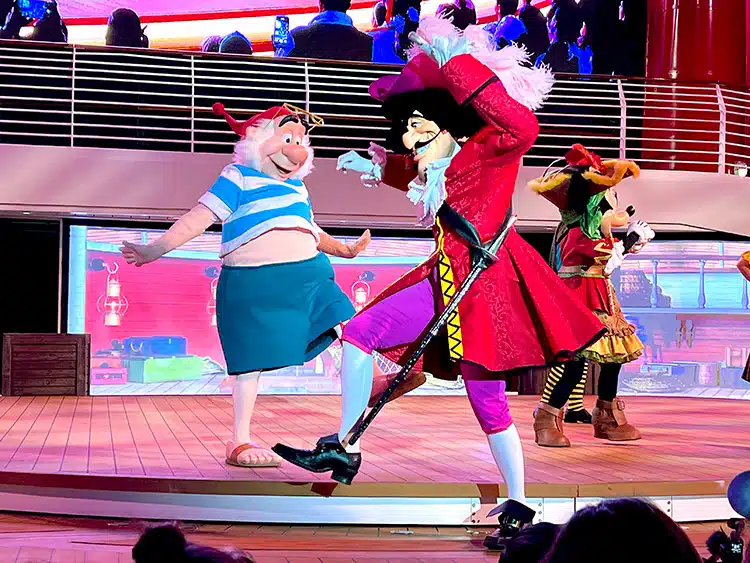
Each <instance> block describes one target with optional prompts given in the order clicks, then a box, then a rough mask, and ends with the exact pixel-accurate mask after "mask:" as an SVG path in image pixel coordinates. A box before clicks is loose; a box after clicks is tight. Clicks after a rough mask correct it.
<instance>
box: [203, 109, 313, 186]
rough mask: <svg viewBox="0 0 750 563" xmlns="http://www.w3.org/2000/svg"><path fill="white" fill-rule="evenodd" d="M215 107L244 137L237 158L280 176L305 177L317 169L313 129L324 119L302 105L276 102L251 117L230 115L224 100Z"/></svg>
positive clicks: (278, 177)
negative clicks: (296, 105) (306, 110)
mask: <svg viewBox="0 0 750 563" xmlns="http://www.w3.org/2000/svg"><path fill="white" fill-rule="evenodd" d="M213 111H214V113H215V114H216V115H221V116H223V117H224V119H226V121H227V123H228V124H229V126H230V127H231V128H232V130H233V131H234V132H235V133H237V135H239V136H240V137H241V138H240V141H239V142H238V143H237V145H236V146H235V149H234V161H235V163H237V164H241V165H244V166H248V167H249V168H253V169H255V170H258V171H259V172H263V173H264V174H266V175H267V176H270V177H272V178H276V179H278V180H289V179H292V178H294V179H302V178H304V177H305V176H307V175H308V174H309V173H310V172H312V169H313V149H312V147H311V146H310V137H309V132H310V131H311V130H312V128H313V127H315V126H317V125H322V123H323V121H322V120H321V119H320V118H318V117H317V116H314V115H312V114H309V113H307V112H305V111H303V110H301V109H299V108H295V107H294V106H290V105H287V104H284V105H283V106H274V107H272V108H269V109H267V110H265V111H264V112H261V113H259V114H257V115H255V116H254V117H252V118H251V119H248V120H247V121H244V122H240V121H237V120H236V119H234V118H233V117H232V116H230V115H229V114H228V113H227V111H226V110H225V109H224V106H223V105H222V104H218V103H217V104H214V106H213Z"/></svg>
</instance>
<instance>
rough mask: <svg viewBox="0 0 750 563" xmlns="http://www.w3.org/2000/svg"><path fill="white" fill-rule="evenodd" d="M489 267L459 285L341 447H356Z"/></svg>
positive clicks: (498, 240) (479, 267) (502, 235)
mask: <svg viewBox="0 0 750 563" xmlns="http://www.w3.org/2000/svg"><path fill="white" fill-rule="evenodd" d="M515 222H516V217H515V216H511V217H509V218H508V221H507V222H506V223H505V224H504V225H503V227H502V228H501V229H500V231H499V232H498V233H497V234H496V235H495V237H494V238H493V239H492V240H491V241H490V243H489V245H488V246H487V250H488V251H489V253H490V254H491V255H492V256H495V257H496V255H497V252H498V251H499V250H500V247H501V246H502V245H503V243H504V242H505V239H506V238H508V234H509V233H510V230H511V228H512V227H513V225H514V224H515ZM491 265H492V263H486V262H484V261H482V262H480V263H478V264H476V265H475V266H474V267H473V268H472V269H471V271H470V272H469V275H468V276H466V279H465V280H464V282H463V283H462V284H461V287H460V288H459V290H458V292H457V293H456V294H455V295H454V296H453V298H452V299H451V300H450V301H449V302H448V305H447V306H446V307H445V309H443V312H442V313H441V314H440V315H439V316H438V318H437V320H435V322H434V323H433V325H432V327H431V328H430V330H429V331H428V332H427V334H426V335H425V336H424V337H423V338H422V340H421V342H420V343H419V346H418V347H417V349H416V350H415V351H414V353H413V354H412V355H411V357H410V358H409V359H408V360H407V362H406V364H404V366H403V367H402V368H401V371H399V373H398V375H397V376H396V377H395V378H394V379H393V381H391V383H390V385H389V386H388V388H387V389H386V390H385V391H383V393H382V394H381V395H380V397H379V398H378V400H377V402H376V403H375V405H373V407H372V409H370V412H369V413H367V416H365V417H364V418H363V419H361V420H360V421H359V422H358V423H357V424H356V425H355V427H354V428H353V429H352V430H351V431H350V432H349V433H348V434H347V436H346V438H345V439H344V445H351V444H355V443H356V442H357V440H359V439H360V438H361V437H362V434H364V432H365V430H366V429H367V427H368V426H369V425H370V423H372V421H373V420H374V419H375V417H376V416H377V415H378V413H379V412H380V411H381V409H382V408H383V407H384V406H385V404H386V403H387V402H388V399H390V397H391V395H393V393H394V392H395V391H396V389H397V388H398V387H399V385H401V384H402V383H403V382H404V381H405V380H406V378H407V376H408V375H409V372H411V370H412V368H413V367H414V366H415V365H416V363H417V360H419V358H420V357H421V356H422V354H423V353H424V351H425V350H426V349H427V346H428V344H429V343H430V342H432V340H433V339H434V338H435V337H436V336H437V335H438V333H439V332H440V330H441V329H442V328H443V327H444V326H445V325H446V324H447V323H448V319H449V318H450V317H451V315H453V313H454V312H455V311H456V309H457V308H458V304H459V303H460V302H461V300H462V299H463V298H464V297H465V296H466V294H467V293H468V292H469V289H470V288H471V286H472V284H473V283H474V282H475V281H476V279H477V278H478V277H479V275H480V274H481V273H482V272H483V271H484V270H486V269H487V268H489V267H490V266H491Z"/></svg>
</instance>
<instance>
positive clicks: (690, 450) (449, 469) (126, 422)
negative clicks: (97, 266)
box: [0, 396, 750, 496]
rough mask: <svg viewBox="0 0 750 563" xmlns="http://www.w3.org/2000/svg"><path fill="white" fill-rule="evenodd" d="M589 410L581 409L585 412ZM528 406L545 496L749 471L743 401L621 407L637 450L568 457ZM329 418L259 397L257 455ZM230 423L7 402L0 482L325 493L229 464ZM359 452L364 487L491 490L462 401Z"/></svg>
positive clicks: (382, 432) (227, 405) (405, 415)
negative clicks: (52, 478)
mask: <svg viewBox="0 0 750 563" xmlns="http://www.w3.org/2000/svg"><path fill="white" fill-rule="evenodd" d="M592 401H593V399H592V398H587V400H586V403H587V405H590V404H591V403H592ZM535 402H536V401H535V399H534V398H532V397H511V399H510V403H511V409H512V411H513V415H514V418H515V420H516V424H517V426H518V429H519V433H520V435H521V439H522V441H523V443H524V449H525V454H526V463H527V482H528V483H529V485H530V486H534V485H539V486H543V485H546V486H550V487H552V488H551V489H550V492H549V493H548V494H547V496H597V494H598V495H599V496H612V495H609V494H607V491H608V490H611V488H612V487H613V486H620V491H619V494H623V490H622V486H626V487H627V486H628V484H631V483H638V484H640V485H639V486H640V489H639V490H634V494H654V495H656V494H658V491H656V489H654V492H653V493H648V491H649V490H650V489H648V486H649V485H648V484H654V485H656V484H665V483H669V484H671V486H672V489H674V490H679V491H684V492H682V493H680V492H674V490H673V491H672V492H670V493H664V494H692V493H696V494H697V493H698V492H701V493H702V494H721V491H722V490H723V489H725V487H726V485H727V484H728V482H729V481H730V480H731V479H732V478H733V477H734V476H735V475H737V474H738V473H740V472H741V471H744V470H747V468H748V460H749V459H750V441H748V436H750V414H748V412H747V405H746V403H745V402H744V401H732V400H716V399H693V398H658V397H632V398H628V399H627V413H628V417H629V419H630V420H631V422H633V423H635V424H636V425H637V426H638V427H639V428H640V429H641V430H642V432H643V439H642V440H640V441H638V442H631V443H624V444H613V443H606V442H602V441H599V440H595V439H594V438H593V437H592V435H591V427H590V426H583V425H577V426H567V427H566V429H567V434H568V436H569V437H570V439H571V441H572V442H573V447H572V448H569V449H546V448H539V447H538V446H536V445H535V444H534V441H533V430H532V419H531V413H532V410H533V408H534V405H535ZM338 412H339V397H331V396H261V397H260V398H259V399H258V405H257V409H256V413H255V415H254V419H253V430H254V432H253V435H254V438H255V439H256V440H257V441H258V442H259V443H261V444H264V445H266V446H272V445H274V444H275V443H277V442H284V443H287V444H290V445H292V446H296V447H310V446H311V445H313V444H314V443H315V440H316V439H317V438H318V437H319V436H323V435H326V434H331V433H332V432H334V431H335V430H336V429H337V427H338ZM231 424H232V409H231V402H230V398H228V397H222V396H187V397H119V396H118V397H78V398H76V397H64V398H61V397H2V398H0V471H4V472H7V473H6V477H8V475H9V474H10V473H16V474H25V475H29V474H31V475H33V474H56V475H59V476H61V475H78V476H81V475H90V476H102V477H114V476H117V477H139V478H141V480H143V479H142V478H143V477H149V478H154V479H157V478H158V479H179V480H183V481H193V480H206V479H209V480H215V481H230V482H231V481H244V482H247V481H259V482H260V481H262V482H279V483H281V482H284V483H299V482H303V483H313V482H319V481H322V482H330V481H329V480H328V475H327V474H323V475H315V474H311V473H308V472H306V471H303V470H301V469H297V468H295V467H293V466H291V465H289V464H284V465H282V467H281V468H279V469H258V470H250V469H243V468H237V467H232V466H228V465H226V464H225V463H224V440H225V439H226V438H227V437H228V436H229V434H230V431H231ZM363 450H364V454H365V458H364V459H365V461H364V463H363V466H362V470H361V472H360V474H359V476H358V478H357V480H356V482H355V484H359V485H365V484H373V483H377V484H386V483H387V484H403V485H406V484H409V485H413V484H425V485H428V484H431V485H441V486H443V487H445V486H446V485H454V484H456V485H458V484H472V485H483V484H497V483H499V482H500V477H499V475H498V473H497V470H496V468H495V465H494V462H493V460H492V456H491V454H490V451H489V448H488V446H487V443H486V440H485V438H484V436H483V434H482V432H481V431H480V429H479V427H478V425H477V422H476V420H475V419H474V416H473V414H472V412H471V409H470V407H469V405H468V402H467V400H466V398H465V397H445V396H443V397H419V396H418V397H405V398H403V399H400V400H398V401H396V402H395V403H392V404H389V405H388V406H387V407H386V408H385V410H384V411H383V412H382V413H381V415H380V416H379V418H378V420H377V422H376V423H375V424H373V426H371V427H370V429H369V430H368V432H367V434H366V435H365V437H364V439H363ZM144 481H145V480H144ZM691 484H695V487H693V488H691ZM698 484H702V485H700V486H699V485H698ZM706 484H709V485H706ZM681 485H684V487H681ZM706 486H708V488H709V489H711V490H710V491H708V490H704V489H705V488H706ZM555 487H556V488H557V490H558V493H559V494H556V493H555V492H554V489H555ZM644 487H645V489H644ZM696 487H697V488H696ZM711 487H713V488H711ZM675 488H676V489H675ZM697 489H701V491H698V490H697ZM540 490H541V489H540ZM545 490H546V489H545ZM571 490H573V491H574V493H575V494H572V495H570V494H569V493H570V491H571ZM644 491H645V492H644ZM532 494H533V493H532ZM613 494H614V493H613Z"/></svg>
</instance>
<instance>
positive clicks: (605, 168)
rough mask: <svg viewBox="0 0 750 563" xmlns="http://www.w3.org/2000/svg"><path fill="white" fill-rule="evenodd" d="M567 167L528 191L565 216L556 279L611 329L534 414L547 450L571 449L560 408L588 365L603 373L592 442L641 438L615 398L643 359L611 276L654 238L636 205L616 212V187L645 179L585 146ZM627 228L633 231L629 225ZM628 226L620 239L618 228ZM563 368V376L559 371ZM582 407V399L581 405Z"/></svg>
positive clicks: (551, 384) (553, 380)
mask: <svg viewBox="0 0 750 563" xmlns="http://www.w3.org/2000/svg"><path fill="white" fill-rule="evenodd" d="M565 160H566V166H565V167H564V168H562V169H561V170H557V171H554V172H551V173H547V174H545V175H544V176H543V177H541V178H538V179H536V180H534V181H532V182H531V183H530V184H529V185H530V187H531V188H532V189H533V190H534V191H535V192H536V193H538V194H540V195H541V196H542V197H544V198H545V199H547V200H548V201H550V202H551V203H552V204H554V205H555V206H556V207H557V208H558V209H559V210H560V214H561V215H562V223H561V225H560V227H559V228H558V232H557V234H556V236H555V248H556V250H557V252H555V254H557V256H556V258H555V262H557V264H556V266H557V268H556V269H557V270H558V274H559V275H560V277H561V278H562V280H563V281H564V282H565V285H566V286H568V288H569V289H570V290H572V291H573V292H574V293H575V294H576V295H577V297H578V298H579V299H580V301H581V303H584V304H585V305H586V306H587V307H588V308H589V309H590V310H591V311H593V312H594V314H595V315H596V316H597V317H598V318H599V319H600V320H601V321H602V322H603V323H604V325H605V326H606V327H607V333H606V335H605V336H604V337H603V338H601V339H600V340H599V341H597V342H595V343H594V344H593V345H591V346H590V347H588V348H587V349H586V350H585V351H583V352H582V353H581V354H580V356H579V357H578V358H576V359H575V360H572V361H570V362H568V363H567V364H565V366H563V367H562V369H560V368H553V371H552V372H551V374H550V376H549V378H548V380H547V388H546V389H545V392H544V395H543V396H542V401H541V402H540V404H539V406H538V407H537V409H536V411H535V413H534V431H535V434H536V443H537V444H539V445H540V446H547V447H569V446H570V441H569V440H568V438H567V437H566V436H565V434H564V433H563V414H562V407H563V406H564V405H565V403H566V401H567V400H568V398H569V397H570V396H571V393H572V391H573V390H574V388H580V389H582V387H583V383H582V382H583V381H584V378H585V375H586V360H591V361H593V362H596V363H598V364H599V365H600V367H601V374H600V376H599V389H598V393H599V396H598V400H597V402H596V408H595V409H594V412H593V417H592V418H593V420H592V424H593V425H594V437H596V438H602V439H605V440H612V441H628V440H638V439H639V438H640V437H641V434H640V432H639V431H638V429H636V428H635V427H634V426H632V425H631V424H629V423H628V421H627V419H626V418H625V411H624V409H625V406H624V403H623V401H622V400H620V399H618V398H617V385H618V380H619V374H620V369H621V368H622V365H623V364H625V363H628V362H632V361H633V360H635V359H637V358H638V357H639V356H640V355H641V353H642V352H643V344H642V343H641V341H640V340H639V339H638V336H636V333H635V332H636V329H635V327H634V326H633V325H631V324H630V323H628V321H627V320H626V319H625V316H624V315H623V313H622V310H621V308H620V303H619V301H618V300H617V296H616V295H615V292H614V287H613V286H612V282H611V281H610V279H609V277H610V275H611V273H612V272H613V271H614V270H615V269H616V268H618V267H619V266H620V265H621V264H622V262H623V259H624V257H625V256H626V255H628V254H636V253H637V252H640V250H641V249H642V248H643V247H644V246H645V245H646V244H647V243H648V242H650V241H651V240H652V239H653V238H654V231H653V230H652V229H651V227H649V226H648V224H647V223H645V222H644V221H632V222H631V217H632V216H633V215H634V214H635V209H633V207H632V206H631V207H628V209H627V210H626V211H618V210H617V206H618V199H617V192H616V191H615V189H614V188H615V186H616V185H617V184H619V183H620V182H621V181H622V180H623V179H625V178H627V177H629V176H634V177H637V176H638V174H639V169H638V166H636V164H635V163H633V162H630V161H626V160H607V161H602V160H601V159H600V158H599V157H598V156H597V155H595V154H594V153H592V152H590V151H588V150H586V149H585V148H584V147H582V146H581V145H574V146H573V148H572V149H571V150H570V151H569V152H568V154H567V155H566V157H565ZM628 225H629V226H628ZM625 226H628V234H627V236H626V237H625V239H624V240H622V241H620V240H618V239H616V238H615V237H614V235H613V229H618V228H623V227H625ZM556 369H560V371H559V372H555V370H556ZM581 402H582V401H581Z"/></svg>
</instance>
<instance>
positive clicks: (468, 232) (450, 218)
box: [437, 202, 512, 267]
mask: <svg viewBox="0 0 750 563" xmlns="http://www.w3.org/2000/svg"><path fill="white" fill-rule="evenodd" d="M511 211H512V210H511V208H510V207H508V212H507V213H506V214H505V219H504V220H503V224H506V223H507V222H508V220H509V219H510V216H511ZM437 216H438V218H440V220H441V221H443V222H444V223H445V224H446V225H447V226H449V227H450V228H451V229H453V231H455V233H456V234H457V235H458V236H459V237H461V239H463V241H464V242H465V243H466V246H468V247H469V255H470V256H471V265H472V267H473V266H475V265H476V264H478V263H479V262H480V261H482V262H484V263H485V264H492V263H493V262H494V261H495V260H496V259H497V258H496V257H495V256H493V255H492V254H491V253H490V252H488V251H487V249H486V248H485V247H484V244H482V240H481V239H480V238H479V232H478V231H477V228H476V227H475V226H474V225H472V223H471V221H469V220H468V219H467V218H466V217H464V216H463V215H461V214H460V213H459V212H458V211H456V210H455V209H453V208H452V207H451V206H450V205H448V204H447V203H445V202H444V203H443V205H442V206H440V209H438V212H437Z"/></svg>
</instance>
